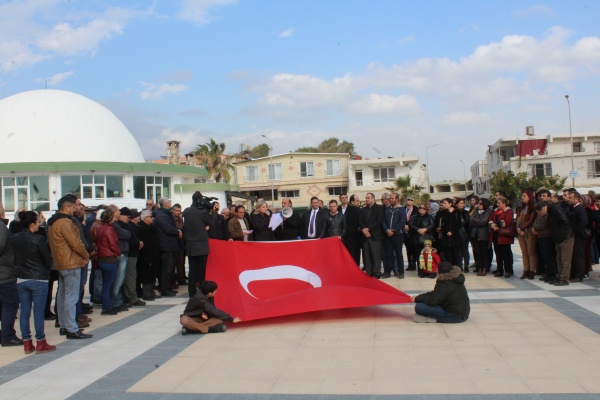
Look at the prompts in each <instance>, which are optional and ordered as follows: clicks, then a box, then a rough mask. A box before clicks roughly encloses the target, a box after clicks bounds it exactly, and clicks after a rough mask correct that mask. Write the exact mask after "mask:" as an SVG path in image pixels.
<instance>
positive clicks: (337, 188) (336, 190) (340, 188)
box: [328, 186, 348, 196]
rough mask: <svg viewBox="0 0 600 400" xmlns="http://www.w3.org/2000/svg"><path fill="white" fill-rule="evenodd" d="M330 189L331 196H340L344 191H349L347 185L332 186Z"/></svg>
mask: <svg viewBox="0 0 600 400" xmlns="http://www.w3.org/2000/svg"><path fill="white" fill-rule="evenodd" d="M328 189H329V195H330V196H339V195H340V194H342V193H348V187H347V186H334V187H330V188H328Z"/></svg>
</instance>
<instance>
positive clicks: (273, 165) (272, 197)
mask: <svg viewBox="0 0 600 400" xmlns="http://www.w3.org/2000/svg"><path fill="white" fill-rule="evenodd" d="M262 137H264V138H265V139H267V140H268V141H269V154H270V155H271V168H273V177H272V178H271V207H273V208H274V207H275V186H274V185H275V164H273V142H272V141H271V139H269V138H268V137H267V136H266V135H262ZM267 171H269V169H268V168H267ZM269 175H271V174H269Z"/></svg>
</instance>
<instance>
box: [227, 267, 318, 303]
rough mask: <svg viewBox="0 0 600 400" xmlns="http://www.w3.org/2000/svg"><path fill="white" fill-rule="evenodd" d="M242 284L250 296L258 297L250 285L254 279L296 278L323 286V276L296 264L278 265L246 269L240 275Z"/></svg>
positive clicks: (314, 285)
mask: <svg viewBox="0 0 600 400" xmlns="http://www.w3.org/2000/svg"><path fill="white" fill-rule="evenodd" d="M239 279H240V284H241V285H242V287H243V288H244V290H245V291H246V293H248V294H249V295H250V296H252V297H254V298H255V299H256V298H257V297H256V296H254V295H253V294H252V293H250V290H248V285H249V284H250V283H251V282H254V281H270V280H276V279H296V280H299V281H303V282H306V283H308V284H310V285H312V287H314V288H318V287H321V278H320V277H319V275H317V274H315V273H314V272H311V271H308V270H306V269H304V268H302V267H297V266H295V265H277V266H274V267H267V268H262V269H253V270H246V271H243V272H242V273H240V275H239Z"/></svg>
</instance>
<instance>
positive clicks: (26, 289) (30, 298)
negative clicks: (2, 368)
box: [12, 211, 56, 354]
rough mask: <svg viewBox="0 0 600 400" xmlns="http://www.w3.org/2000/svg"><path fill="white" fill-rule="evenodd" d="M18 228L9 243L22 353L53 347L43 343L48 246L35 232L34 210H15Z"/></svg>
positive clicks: (47, 349)
mask: <svg viewBox="0 0 600 400" xmlns="http://www.w3.org/2000/svg"><path fill="white" fill-rule="evenodd" d="M19 223H20V224H21V231H20V232H19V233H17V234H15V235H14V236H13V239H12V244H13V249H14V252H15V262H16V265H17V290H18V292H19V301H20V303H21V315H20V317H19V323H20V326H21V335H22V336H23V348H24V351H25V354H30V353H33V351H34V350H35V352H36V353H46V352H49V351H54V350H56V346H52V345H50V344H48V342H46V334H45V332H44V309H45V308H46V295H47V294H48V279H49V278H50V270H51V269H52V257H51V256H50V249H49V248H48V244H47V243H46V240H45V239H44V237H43V236H42V235H37V234H36V232H37V231H38V229H39V226H40V220H39V218H38V215H37V213H35V212H33V211H22V212H20V213H19ZM32 309H33V326H34V328H35V339H36V342H37V343H36V345H35V348H34V347H33V341H32V338H31V327H30V325H29V319H30V318H31V310H32Z"/></svg>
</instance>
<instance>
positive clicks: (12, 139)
mask: <svg viewBox="0 0 600 400" xmlns="http://www.w3.org/2000/svg"><path fill="white" fill-rule="evenodd" d="M0 143H2V156H1V157H0V203H3V204H4V207H5V210H6V215H7V217H8V218H10V217H12V215H13V213H14V211H16V209H17V208H19V207H24V208H25V209H28V210H35V211H54V210H55V209H56V203H57V201H58V200H59V199H60V198H61V197H62V196H64V195H65V194H68V193H73V194H75V195H77V196H78V197H79V198H80V199H81V200H82V202H83V203H84V204H85V205H86V206H95V205H99V204H103V203H108V204H117V205H119V206H120V207H122V206H128V207H130V208H138V209H143V208H145V200H146V199H149V198H151V199H153V200H154V201H155V202H157V201H158V199H160V198H161V197H168V198H171V200H172V202H173V203H176V202H180V203H182V205H183V206H187V205H189V203H190V200H191V193H193V192H194V191H195V190H200V191H202V193H204V194H205V195H207V196H216V197H219V199H222V200H221V201H223V203H224V199H225V191H226V190H229V189H235V188H236V187H237V186H235V187H231V186H230V185H228V184H220V183H212V184H211V183H208V184H206V183H204V182H206V178H207V173H206V170H205V169H203V168H198V167H196V166H185V165H179V164H177V165H173V164H157V163H152V162H145V161H144V157H143V155H142V152H141V150H140V147H139V146H138V144H137V142H136V141H135V139H134V137H133V136H132V135H131V133H130V132H129V130H128V129H127V128H126V127H125V125H123V123H122V122H121V121H120V120H119V119H118V118H117V117H115V115H114V114H113V113H111V112H110V111H109V110H108V109H106V108H105V107H103V106H101V105H100V104H98V103H96V102H94V101H92V100H90V99H88V98H85V97H83V96H80V95H78V94H75V93H71V92H66V91H62V90H35V91H30V92H24V93H19V94H16V95H13V96H10V97H6V98H4V99H2V100H0ZM171 143H177V142H171ZM170 146H171V147H170V148H172V146H173V145H172V144H171V145H170ZM177 146H178V143H177ZM177 151H178V149H177ZM175 159H176V160H177V161H176V162H178V160H179V156H178V155H177V157H176V158H175ZM199 183H201V185H198V184H199ZM188 195H189V196H188Z"/></svg>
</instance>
